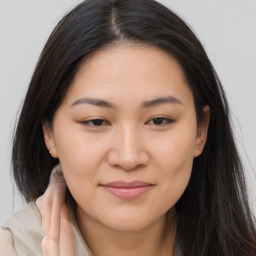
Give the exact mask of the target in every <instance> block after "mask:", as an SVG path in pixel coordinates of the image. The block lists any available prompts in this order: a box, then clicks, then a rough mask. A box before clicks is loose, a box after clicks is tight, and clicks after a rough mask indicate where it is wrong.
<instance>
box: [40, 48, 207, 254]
mask: <svg viewBox="0 0 256 256" xmlns="http://www.w3.org/2000/svg"><path fill="white" fill-rule="evenodd" d="M167 96H168V97H170V98H169V100H170V99H171V101H170V102H164V103H163V102H162V103H158V104H151V105H150V106H144V107H141V105H142V104H143V103H145V102H149V101H152V100H154V99H157V98H162V97H167ZM84 98H93V99H101V100H105V101H108V102H110V103H111V104H114V105H115V106H114V108H110V107H106V106H96V105H94V104H92V102H91V103H86V102H85V101H84V100H81V99H84ZM144 105H149V104H144ZM203 112H204V115H205V122H203V123H202V124H200V125H199V126H198V125H197V119H196V112H195V107H194V100H193V95H192V92H191V90H190V88H189V86H188V84H187V82H186V79H185V77H184V74H183V71H182V69H181V67H180V65H179V64H178V63H177V61H176V60H175V59H174V58H173V57H172V56H171V55H169V54H167V53H166V52H164V51H162V50H160V49H158V48H155V47H150V46H129V45H115V46H114V47H108V48H106V49H104V50H102V51H98V52H94V53H92V54H91V55H90V56H89V57H87V58H86V60H85V61H84V62H83V63H82V65H81V66H80V68H79V70H78V72H77V74H76V76H75V78H74V80H73V82H72V84H71V86H70V88H69V90H68V93H67V95H66V97H65V99H64V101H63V103H62V105H61V106H60V108H59V109H58V110H57V112H56V114H55V116H54V119H53V124H52V126H50V125H48V124H47V123H45V124H44V125H43V131H44V137H45V143H46V146H47V148H48V149H49V150H51V151H52V156H53V157H58V158H59V160H60V163H61V165H62V168H63V173H64V176H65V180H66V183H67V186H68V188H69V190H70V192H71V193H72V195H73V197H74V199H75V201H76V203H77V208H76V214H77V219H78V223H79V227H80V230H81V233H82V235H83V237H84V239H85V240H86V242H87V243H88V245H89V246H90V248H91V250H92V251H93V253H94V254H95V255H97V256H100V255H104V256H107V255H111V256H113V255H140V256H141V255H147V256H150V255H166V254H167V251H168V253H169V254H168V255H172V253H173V244H174V240H175V232H176V215H175V206H174V205H175V203H176V202H177V201H178V200H179V198H180V197H181V195H182V193H183V192H184V190H185V188H186V186H187V184H188V182H189V179H190V175H191V170H192V164H193V159H194V158H195V157H197V156H199V155H200V154H201V152H202V150H203V147H204V144H205V141H206V137H207V128H208V122H209V108H208V106H205V107H204V109H203ZM156 118H160V119H156ZM94 119H103V120H104V121H91V120H94ZM95 124H96V125H95ZM120 180H121V181H127V182H128V181H134V180H140V181H144V182H147V183H150V184H151V185H152V186H151V187H150V188H149V189H148V190H147V191H146V192H144V193H143V194H141V195H140V196H138V197H136V198H134V199H128V200H127V199H123V198H119V197H117V196H115V195H113V194H111V193H109V192H108V191H106V190H105V189H104V188H103V187H102V185H104V184H106V183H108V182H113V181H120ZM168 210H169V216H170V220H171V221H170V222H171V226H170V232H171V236H170V235H169V240H168V241H167V240H166V239H165V238H164V228H165V220H166V216H167V211H168ZM99 241H100V243H99ZM166 244H168V246H167V245H166ZM160 252H161V253H160Z"/></svg>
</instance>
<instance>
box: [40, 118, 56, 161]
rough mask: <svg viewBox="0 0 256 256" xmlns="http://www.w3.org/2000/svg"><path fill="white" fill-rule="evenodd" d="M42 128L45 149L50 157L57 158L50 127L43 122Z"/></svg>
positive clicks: (47, 123)
mask: <svg viewBox="0 0 256 256" xmlns="http://www.w3.org/2000/svg"><path fill="white" fill-rule="evenodd" d="M42 128H43V134H44V142H45V145H46V147H47V149H48V150H49V152H50V154H51V156H52V157H54V158H58V154H57V151H56V146H55V141H54V136H53V130H52V126H51V125H50V123H49V122H43V123H42Z"/></svg>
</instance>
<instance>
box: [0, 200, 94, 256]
mask: <svg viewBox="0 0 256 256" xmlns="http://www.w3.org/2000/svg"><path fill="white" fill-rule="evenodd" d="M70 222H71V227H72V231H73V241H74V256H80V255H81V256H93V255H92V253H91V252H90V250H89V248H88V247H87V245H86V244H85V242H84V239H83V237H82V235H81V233H80V231H79V228H78V226H77V222H76V218H75V216H74V214H73V213H72V212H71V211H70ZM43 237H44V232H43V230H42V226H41V214H40V211H39V209H38V207H37V205H36V204H35V202H31V203H29V204H28V206H27V207H26V208H25V209H23V210H22V211H20V212H19V213H17V214H16V215H14V217H12V218H11V219H10V220H9V221H8V222H7V223H6V224H5V225H3V227H2V229H0V256H17V255H18V256H42V249H41V240H42V238H43Z"/></svg>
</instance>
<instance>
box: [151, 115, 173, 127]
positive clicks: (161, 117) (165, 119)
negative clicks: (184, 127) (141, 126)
mask: <svg viewBox="0 0 256 256" xmlns="http://www.w3.org/2000/svg"><path fill="white" fill-rule="evenodd" d="M154 119H163V120H164V121H165V124H159V125H157V124H153V125H154V126H159V127H161V126H166V125H168V124H171V123H174V122H175V120H174V119H173V118H171V117H166V116H154V117H152V118H151V119H150V120H149V121H147V122H146V124H147V123H149V122H150V121H153V120H154Z"/></svg>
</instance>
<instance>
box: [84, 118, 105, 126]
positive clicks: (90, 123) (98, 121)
mask: <svg viewBox="0 0 256 256" xmlns="http://www.w3.org/2000/svg"><path fill="white" fill-rule="evenodd" d="M81 123H82V124H83V125H86V126H92V127H94V126H96V127H97V126H102V125H104V124H106V123H107V122H106V121H105V120H104V119H92V120H87V121H83V122H81Z"/></svg>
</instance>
